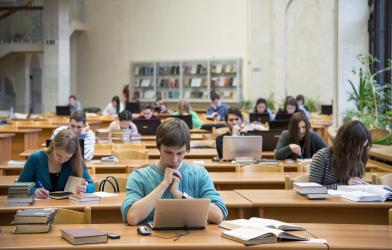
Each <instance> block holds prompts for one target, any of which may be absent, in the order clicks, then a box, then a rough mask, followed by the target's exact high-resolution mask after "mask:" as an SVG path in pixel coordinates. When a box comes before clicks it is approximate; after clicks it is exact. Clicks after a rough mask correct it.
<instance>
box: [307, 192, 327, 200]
mask: <svg viewBox="0 0 392 250" xmlns="http://www.w3.org/2000/svg"><path fill="white" fill-rule="evenodd" d="M304 196H305V197H306V198H308V199H309V200H324V199H326V198H327V197H328V193H326V194H305V195H304Z"/></svg>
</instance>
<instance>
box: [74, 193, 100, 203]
mask: <svg viewBox="0 0 392 250" xmlns="http://www.w3.org/2000/svg"><path fill="white" fill-rule="evenodd" d="M69 199H70V200H73V201H77V202H96V201H100V200H101V197H99V196H97V195H94V194H89V193H83V194H71V195H70V196H69Z"/></svg>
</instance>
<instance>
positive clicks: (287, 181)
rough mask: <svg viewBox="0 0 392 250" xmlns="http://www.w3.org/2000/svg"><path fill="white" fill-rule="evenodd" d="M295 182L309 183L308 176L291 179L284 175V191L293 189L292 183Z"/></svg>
mask: <svg viewBox="0 0 392 250" xmlns="http://www.w3.org/2000/svg"><path fill="white" fill-rule="evenodd" d="M297 182H309V175H301V176H297V177H294V178H291V177H290V176H288V175H286V176H285V177H284V189H286V190H290V189H293V187H294V183H297Z"/></svg>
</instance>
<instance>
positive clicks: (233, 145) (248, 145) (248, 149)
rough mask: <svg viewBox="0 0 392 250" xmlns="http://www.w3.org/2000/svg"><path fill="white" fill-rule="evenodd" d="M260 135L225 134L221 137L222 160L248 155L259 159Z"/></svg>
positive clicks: (261, 140) (261, 139)
mask: <svg viewBox="0 0 392 250" xmlns="http://www.w3.org/2000/svg"><path fill="white" fill-rule="evenodd" d="M262 148H263V137H262V136H225V137H223V154H222V159H223V160H234V159H236V158H241V157H248V158H253V159H254V160H261V152H262Z"/></svg>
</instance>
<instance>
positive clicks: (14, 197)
mask: <svg viewBox="0 0 392 250" xmlns="http://www.w3.org/2000/svg"><path fill="white" fill-rule="evenodd" d="M34 186H35V183H34V182H15V183H12V184H11V185H10V186H9V187H8V197H7V200H6V201H5V204H6V205H7V206H28V205H31V204H33V203H34V192H33V190H34Z"/></svg>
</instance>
